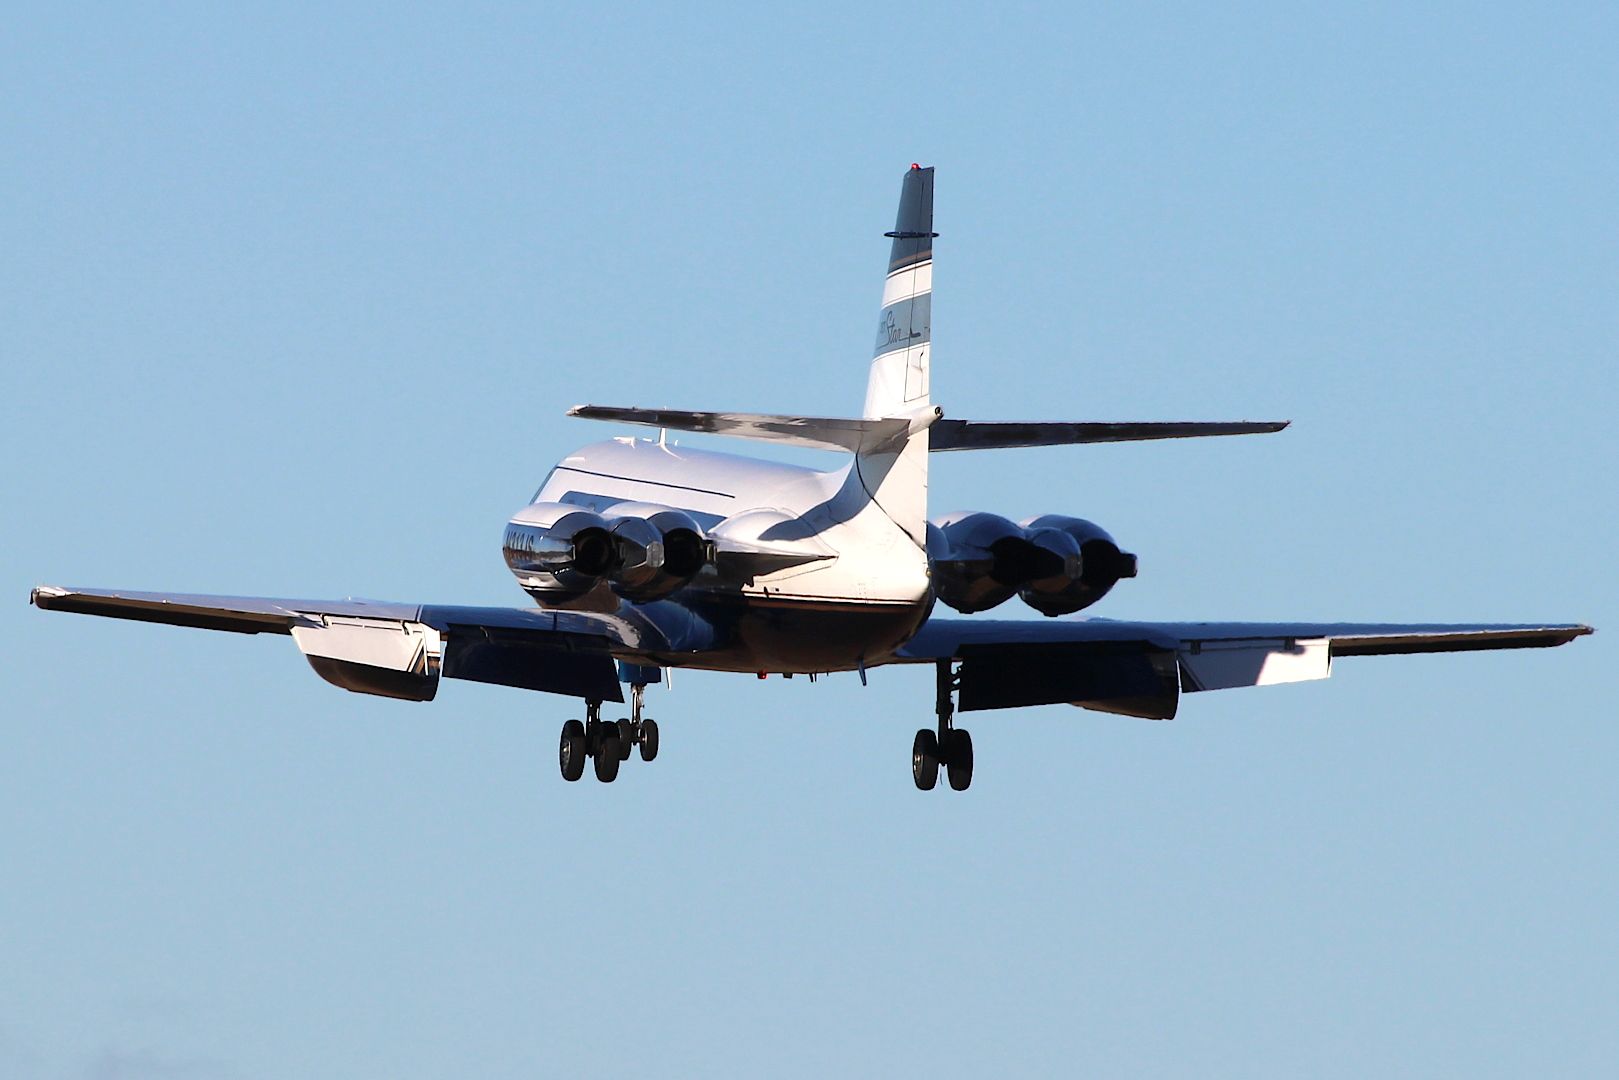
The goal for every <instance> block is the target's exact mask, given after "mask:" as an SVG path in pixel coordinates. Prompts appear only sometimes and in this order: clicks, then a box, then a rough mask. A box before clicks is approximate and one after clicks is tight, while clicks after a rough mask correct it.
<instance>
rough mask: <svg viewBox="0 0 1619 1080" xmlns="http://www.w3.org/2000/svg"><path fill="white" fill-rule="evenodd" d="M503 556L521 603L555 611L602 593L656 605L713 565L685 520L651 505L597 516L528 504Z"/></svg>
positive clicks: (513, 524)
mask: <svg viewBox="0 0 1619 1080" xmlns="http://www.w3.org/2000/svg"><path fill="white" fill-rule="evenodd" d="M503 550H504V554H505V556H506V565H507V566H508V567H510V568H511V571H512V573H513V574H515V575H516V576H517V580H518V582H519V583H520V584H521V585H522V586H523V588H524V589H525V590H526V591H527V592H528V593H529V595H531V596H533V597H534V598H535V599H536V600H538V601H540V602H541V603H543V604H552V605H556V606H569V605H570V604H571V603H573V602H576V601H581V600H583V599H584V598H586V597H587V596H589V595H590V594H591V593H592V592H593V591H594V590H596V589H597V588H598V587H600V586H603V585H605V586H607V587H608V588H609V589H611V590H612V592H613V593H616V594H617V595H618V596H621V597H623V598H624V599H626V600H629V601H631V602H632V603H638V604H639V603H647V602H649V601H652V600H658V599H661V598H663V597H665V596H668V595H669V594H670V593H672V592H674V591H675V590H676V589H678V588H680V587H681V586H682V585H684V584H686V582H688V581H690V580H691V579H692V578H693V577H695V576H696V575H697V573H698V571H700V570H702V568H703V567H704V566H705V565H707V564H708V563H709V562H711V561H712V559H713V545H712V544H711V543H710V542H709V541H708V540H707V538H705V537H704V536H703V530H702V527H701V526H699V525H698V524H697V522H696V521H694V520H693V519H692V517H691V515H689V514H687V513H685V512H684V511H681V510H675V509H672V508H670V507H667V506H659V505H656V504H653V503H618V504H616V505H614V506H612V507H610V508H609V509H607V510H605V511H603V512H601V513H597V512H596V511H594V510H587V509H585V508H583V507H579V506H574V505H572V504H569V503H533V504H531V505H529V506H525V507H524V508H523V509H522V510H519V511H518V512H517V513H516V514H514V515H513V516H512V519H511V521H510V522H509V523H508V524H507V526H506V536H505V542H504V544H503ZM607 599H608V601H609V603H612V602H614V601H612V598H611V597H607Z"/></svg>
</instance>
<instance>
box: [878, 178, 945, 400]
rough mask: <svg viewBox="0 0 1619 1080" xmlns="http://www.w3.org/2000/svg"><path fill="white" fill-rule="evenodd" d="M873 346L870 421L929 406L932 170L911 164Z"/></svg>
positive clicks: (901, 190)
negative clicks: (874, 347)
mask: <svg viewBox="0 0 1619 1080" xmlns="http://www.w3.org/2000/svg"><path fill="white" fill-rule="evenodd" d="M887 235H888V236H891V237H893V238H894V247H893V251H892V253H891V254H890V255H889V259H888V280H887V282H886V283H885V284H884V285H883V310H882V316H881V318H879V319H878V321H877V346H876V351H875V352H874V353H873V358H872V361H871V374H870V376H869V378H868V379H867V382H866V409H865V415H866V417H867V418H868V419H873V420H875V419H880V418H882V417H885V416H899V415H901V414H904V413H908V412H911V411H913V410H915V409H917V408H918V407H920V406H924V405H926V404H928V401H929V397H928V353H929V352H930V351H931V349H932V334H931V323H932V321H933V238H934V237H935V236H936V235H938V234H937V233H935V232H934V231H933V169H932V168H931V167H930V168H926V169H924V168H922V166H920V165H912V166H911V168H910V171H908V172H907V173H906V174H905V181H904V184H903V185H902V186H901V188H900V195H899V217H898V219H897V220H896V221H895V222H894V231H893V232H891V233H888V234H887Z"/></svg>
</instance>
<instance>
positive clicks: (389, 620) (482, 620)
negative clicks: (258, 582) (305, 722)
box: [29, 586, 679, 701]
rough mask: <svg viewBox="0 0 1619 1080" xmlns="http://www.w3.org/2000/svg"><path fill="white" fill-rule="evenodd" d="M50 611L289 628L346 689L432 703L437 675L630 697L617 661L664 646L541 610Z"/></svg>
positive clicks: (39, 596)
mask: <svg viewBox="0 0 1619 1080" xmlns="http://www.w3.org/2000/svg"><path fill="white" fill-rule="evenodd" d="M29 599H30V601H31V602H32V603H33V604H34V606H36V607H39V608H42V609H44V610H47V611H70V612H77V613H80V614H85V615H101V616H105V617H109V618H115V619H132V620H135V621H139V622H153V623H166V624H169V625H173V626H190V627H196V628H199V629H204V630H224V631H229V632H233V633H241V634H262V633H271V634H286V635H289V636H290V637H292V639H293V640H294V641H295V642H296V643H297V645H298V648H299V649H300V650H301V651H302V652H303V654H304V656H305V658H306V659H308V661H309V664H310V666H311V667H312V668H314V669H315V671H316V672H317V673H318V674H319V675H320V676H321V677H322V678H323V679H325V680H327V681H328V682H330V683H333V684H335V685H337V686H341V687H343V688H344V689H346V690H353V691H356V692H358V693H365V694H376V695H380V696H382V697H394V698H402V699H406V700H411V701H429V700H431V699H432V698H433V697H434V695H435V694H436V693H437V692H438V683H439V679H440V678H441V677H448V678H452V679H467V680H470V681H474V682H486V683H496V684H500V685H504V686H516V687H521V688H523V689H527V690H540V691H544V692H547V693H555V694H566V695H568V696H570V697H582V698H587V699H592V700H598V701H622V700H623V692H622V690H621V689H620V686H619V680H618V672H617V666H616V661H617V660H618V659H621V658H630V659H633V658H636V657H639V656H641V655H642V654H643V653H645V652H646V651H651V650H659V649H662V650H667V649H670V648H672V647H674V646H675V645H677V644H679V643H671V642H670V641H669V640H668V638H667V635H666V634H665V633H663V632H662V631H660V630H659V628H658V627H657V626H656V624H655V623H654V622H652V621H651V620H650V619H648V620H645V621H633V620H630V619H625V618H622V617H618V616H612V615H597V614H593V613H589V612H567V611H563V612H556V611H546V610H542V609H539V608H500V607H457V606H450V605H433V604H401V603H389V602H384V601H376V600H287V599H276V598H270V597H253V596H209V595H193V594H188V593H151V592H127V591H122V590H108V589H64V588H57V587H54V586H41V587H39V588H37V589H34V590H33V592H32V593H31V594H30V596H29Z"/></svg>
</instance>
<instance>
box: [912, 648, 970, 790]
mask: <svg viewBox="0 0 1619 1080" xmlns="http://www.w3.org/2000/svg"><path fill="white" fill-rule="evenodd" d="M935 670H936V671H937V673H938V674H937V678H936V680H935V683H934V685H935V703H934V712H935V713H937V714H938V717H939V728H938V731H937V732H934V731H929V730H928V729H927V728H923V729H922V730H921V731H918V732H917V733H916V739H915V740H914V741H913V742H912V743H911V779H912V780H915V781H916V786H917V787H918V788H919V789H921V790H922V791H932V790H933V787H934V785H935V784H937V783H938V782H939V766H940V765H943V766H944V767H945V773H946V775H947V776H948V778H949V780H950V786H951V787H952V788H953V789H955V790H956V791H966V790H967V788H968V786H969V785H970V784H971V783H972V782H973V738H972V736H971V735H969V734H968V733H967V731H966V730H965V729H964V728H958V727H956V726H955V724H954V720H955V715H956V706H955V701H954V696H955V692H956V687H957V686H958V685H959V681H960V680H959V679H958V677H957V675H956V673H955V671H954V669H953V668H952V667H951V662H950V661H949V660H948V659H945V660H940V661H939V662H938V664H937V666H936V668H935Z"/></svg>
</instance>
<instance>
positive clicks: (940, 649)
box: [899, 619, 1591, 719]
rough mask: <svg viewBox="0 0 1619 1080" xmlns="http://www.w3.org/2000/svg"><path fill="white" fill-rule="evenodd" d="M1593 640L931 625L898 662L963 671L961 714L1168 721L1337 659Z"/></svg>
mask: <svg viewBox="0 0 1619 1080" xmlns="http://www.w3.org/2000/svg"><path fill="white" fill-rule="evenodd" d="M1589 633H1591V628H1590V627H1588V626H1584V625H1580V624H1576V623H1514V624H1444V623H1440V624H1435V623H1249V622H1218V623H1217V622H1118V621H1114V620H1110V619H1073V620H1062V621H1052V622H1031V621H1006V620H988V619H986V620H978V619H930V620H929V621H928V622H927V624H926V625H925V626H923V627H922V629H921V630H920V631H919V632H918V633H917V635H916V636H915V637H914V638H912V639H911V641H910V642H908V643H907V644H906V646H905V647H904V649H903V650H902V651H901V654H900V657H899V659H900V660H901V662H928V661H934V662H937V661H941V660H958V661H960V662H961V670H960V673H959V676H958V677H959V680H960V682H959V689H960V693H961V708H962V709H963V710H964V711H965V710H971V709H1000V708H1012V707H1016V706H1022V705H1042V704H1057V703H1060V702H1067V703H1070V704H1075V705H1082V706H1084V707H1086V708H1091V709H1098V710H1100V711H1103V712H1117V713H1124V714H1126V715H1131V716H1146V717H1153V718H1157V719H1169V718H1171V717H1173V716H1174V715H1175V711H1176V709H1177V707H1178V703H1179V699H1180V695H1181V694H1182V693H1192V692H1197V691H1202V690H1223V689H1229V688H1233V687H1239V686H1266V685H1271V684H1275V683H1284V682H1303V681H1308V680H1311V679H1325V678H1327V677H1328V676H1329V675H1330V674H1331V673H1332V661H1333V660H1334V659H1335V658H1337V657H1343V656H1386V655H1392V654H1398V653H1430V652H1467V651H1473V650H1481V649H1529V648H1548V647H1551V646H1556V645H1563V644H1566V643H1567V642H1570V641H1572V640H1574V639H1575V638H1577V637H1580V636H1582V635H1584V634H1589Z"/></svg>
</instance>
